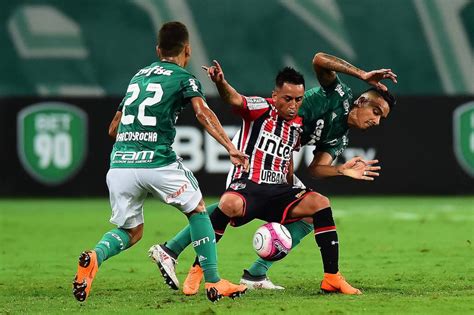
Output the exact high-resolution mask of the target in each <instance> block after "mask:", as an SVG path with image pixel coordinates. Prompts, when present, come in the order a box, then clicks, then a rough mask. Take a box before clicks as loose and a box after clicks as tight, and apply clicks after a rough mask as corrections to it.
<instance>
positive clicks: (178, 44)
mask: <svg viewBox="0 0 474 315" xmlns="http://www.w3.org/2000/svg"><path fill="white" fill-rule="evenodd" d="M188 41H189V33H188V29H187V28H186V25H184V24H183V23H181V22H168V23H165V24H163V26H162V27H161V28H160V32H159V33H158V48H160V49H161V53H162V54H163V56H165V57H175V56H177V55H179V54H180V53H181V52H182V51H183V48H184V45H185V44H186V43H188Z"/></svg>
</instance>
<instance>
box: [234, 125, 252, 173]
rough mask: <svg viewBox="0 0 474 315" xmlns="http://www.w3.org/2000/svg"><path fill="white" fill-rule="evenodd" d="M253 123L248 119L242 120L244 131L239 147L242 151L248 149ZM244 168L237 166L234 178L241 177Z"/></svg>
mask: <svg viewBox="0 0 474 315" xmlns="http://www.w3.org/2000/svg"><path fill="white" fill-rule="evenodd" d="M252 125H253V122H250V121H247V120H244V121H243V122H242V131H243V132H242V138H241V139H240V143H239V147H238V148H237V149H238V150H240V151H241V152H245V150H246V149H247V144H248V138H249V131H250V129H251V127H252ZM242 170H243V167H242V166H239V167H237V168H236V171H235V174H234V176H233V177H234V178H240V177H241V176H242Z"/></svg>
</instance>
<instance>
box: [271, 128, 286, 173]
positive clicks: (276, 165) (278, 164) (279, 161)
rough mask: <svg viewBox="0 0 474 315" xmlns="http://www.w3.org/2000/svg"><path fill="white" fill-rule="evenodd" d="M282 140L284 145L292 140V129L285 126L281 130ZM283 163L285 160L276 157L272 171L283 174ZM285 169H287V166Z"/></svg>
mask: <svg viewBox="0 0 474 315" xmlns="http://www.w3.org/2000/svg"><path fill="white" fill-rule="evenodd" d="M281 138H282V140H283V143H288V140H289V138H290V128H286V126H285V124H284V125H283V127H282V128H281ZM283 161H284V160H283V158H280V157H275V159H274V161H273V165H272V170H273V171H276V172H281V171H282V170H280V168H281V164H282V162H283ZM286 164H288V163H286ZM285 168H287V167H286V166H285Z"/></svg>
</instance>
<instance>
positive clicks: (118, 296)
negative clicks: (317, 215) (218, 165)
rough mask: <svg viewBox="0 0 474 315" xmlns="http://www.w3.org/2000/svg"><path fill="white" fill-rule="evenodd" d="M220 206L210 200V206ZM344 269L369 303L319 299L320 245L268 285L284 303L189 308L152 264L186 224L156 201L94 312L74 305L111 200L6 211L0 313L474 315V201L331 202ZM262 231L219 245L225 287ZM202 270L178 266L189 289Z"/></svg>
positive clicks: (6, 207) (0, 240) (28, 204)
mask: <svg viewBox="0 0 474 315" xmlns="http://www.w3.org/2000/svg"><path fill="white" fill-rule="evenodd" d="M213 201H215V200H213V199H209V200H207V202H208V203H210V202H213ZM332 207H333V212H334V216H335V219H336V223H337V227H338V232H339V240H340V246H341V247H340V248H341V259H340V269H341V271H342V272H343V274H344V275H345V276H346V278H347V279H348V280H349V282H351V283H352V284H353V285H354V286H356V287H359V288H361V289H362V290H363V292H364V295H362V296H343V295H334V294H333V295H323V294H320V293H319V282H320V281H321V276H322V266H321V259H320V255H319V250H318V249H317V247H316V244H315V241H314V237H313V235H308V236H307V237H306V239H304V240H303V241H302V243H301V244H300V246H299V247H297V248H296V249H295V250H294V251H293V252H292V253H290V255H289V256H288V257H287V258H285V259H284V260H282V261H280V262H278V263H276V264H275V265H274V267H273V268H272V269H271V271H270V273H269V276H270V277H271V279H272V280H273V281H274V282H275V283H277V284H280V285H283V286H285V287H286V290H284V291H277V292H276V291H250V292H248V293H247V294H246V295H244V296H243V297H242V298H240V299H236V300H231V299H228V298H227V299H223V300H221V301H219V302H218V303H216V304H212V303H210V302H208V301H207V299H206V297H205V294H204V292H203V289H202V291H201V293H200V294H199V295H197V296H193V297H186V296H184V295H182V294H181V293H180V291H172V290H170V289H168V287H167V286H165V284H163V281H162V278H161V276H160V274H159V272H158V269H157V268H156V266H155V265H154V264H152V263H151V261H150V260H149V258H148V257H147V250H148V248H149V247H150V246H151V245H152V244H154V243H159V242H163V241H165V240H167V239H168V238H170V237H171V236H172V235H174V233H176V232H177V231H178V230H179V229H180V228H181V227H183V226H184V225H185V223H186V219H185V217H184V216H183V215H182V214H180V213H179V212H178V211H177V210H175V209H174V208H172V207H169V206H165V205H163V204H161V203H159V202H158V201H154V200H153V199H152V198H149V199H148V200H147V202H146V204H145V221H146V224H145V232H144V237H143V239H142V240H141V241H140V242H139V243H138V244H137V245H135V246H134V247H132V248H130V249H128V250H127V251H125V252H123V253H122V254H120V255H118V256H116V257H113V258H112V259H110V260H108V261H106V262H105V263H104V264H103V265H102V266H101V268H100V270H99V272H98V274H97V277H96V279H95V281H94V284H93V287H92V291H91V295H90V297H89V298H88V300H87V301H86V302H85V303H79V302H77V301H76V300H75V299H74V298H73V296H72V293H71V283H72V278H73V275H74V273H75V270H76V262H77V257H78V256H79V254H80V252H81V251H82V250H84V249H88V248H91V247H93V246H94V245H95V244H96V242H97V241H98V240H99V239H100V238H101V236H102V235H103V233H104V232H106V231H108V230H109V229H110V228H112V226H111V225H110V224H109V223H108V218H109V215H110V210H109V204H108V200H107V199H26V200H23V199H13V200H11V199H3V200H0V244H1V245H0V313H2V314H3V313H47V314H49V313H73V312H74V313H76V312H84V313H97V314H102V313H109V314H110V313H122V314H124V313H128V314H134V313H157V312H161V313H168V314H474V248H473V244H472V243H473V242H474V196H469V197H433V198H431V197H383V198H382V197H366V198H364V197H357V198H349V197H334V198H332ZM260 224H261V222H253V223H251V224H249V225H247V226H245V227H241V228H232V227H228V229H227V233H226V235H225V236H224V238H223V239H222V242H220V243H219V245H218V254H219V269H220V274H221V276H223V277H225V278H228V279H230V280H232V281H234V282H237V281H238V280H239V279H240V276H241V273H242V269H243V268H247V267H248V266H249V265H250V264H251V262H252V261H253V260H254V258H255V257H256V256H255V254H254V253H253V249H252V236H253V233H254V231H255V229H256V228H257V227H258V226H259V225H260ZM192 260H193V251H192V249H191V248H188V249H187V250H186V251H185V252H184V253H183V254H182V256H181V257H180V260H179V264H178V276H179V278H180V280H181V281H183V280H184V277H185V275H186V273H187V270H188V267H189V265H190V263H191V261H192Z"/></svg>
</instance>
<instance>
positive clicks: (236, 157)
mask: <svg viewBox="0 0 474 315" xmlns="http://www.w3.org/2000/svg"><path fill="white" fill-rule="evenodd" d="M191 104H192V105H193V109H194V112H195V113H196V118H197V120H198V121H199V123H200V124H201V125H202V126H203V127H204V128H205V129H206V131H207V132H208V133H209V134H210V135H211V136H212V137H214V139H216V140H217V142H219V143H220V144H221V145H222V146H223V147H224V148H225V149H226V150H227V152H229V155H230V160H231V162H232V164H234V165H235V166H243V167H244V169H247V168H248V156H247V155H245V154H244V153H242V152H240V151H239V150H237V149H236V148H235V146H234V144H233V143H232V141H230V139H229V137H228V136H227V134H226V133H225V131H224V128H222V125H221V123H220V122H219V119H217V116H216V114H215V113H214V112H213V111H212V110H211V109H210V108H209V106H207V104H206V102H205V101H204V99H202V98H201V97H197V96H196V97H193V98H191Z"/></svg>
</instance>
